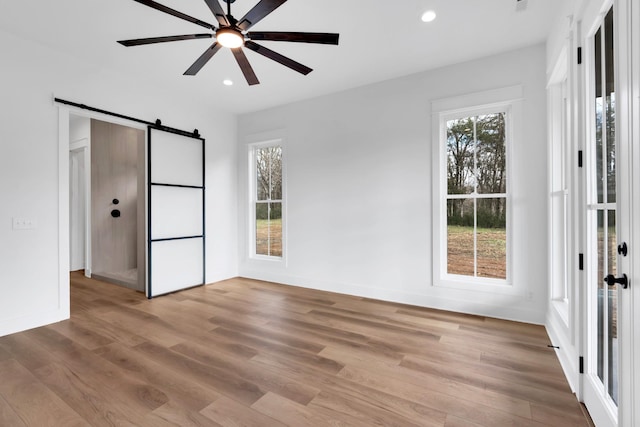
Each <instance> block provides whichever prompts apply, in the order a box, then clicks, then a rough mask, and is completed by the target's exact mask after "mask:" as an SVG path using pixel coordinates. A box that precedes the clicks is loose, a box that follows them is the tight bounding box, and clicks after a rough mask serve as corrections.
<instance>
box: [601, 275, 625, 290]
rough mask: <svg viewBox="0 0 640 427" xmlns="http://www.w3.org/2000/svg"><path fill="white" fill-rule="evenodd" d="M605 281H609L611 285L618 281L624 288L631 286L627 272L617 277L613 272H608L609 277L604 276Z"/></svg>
mask: <svg viewBox="0 0 640 427" xmlns="http://www.w3.org/2000/svg"><path fill="white" fill-rule="evenodd" d="M604 281H605V282H607V285H609V286H614V285H615V284H616V283H619V284H621V285H622V289H627V288H628V287H629V279H628V278H627V275H626V274H623V275H622V277H615V276H614V275H613V274H608V275H607V277H605V278H604Z"/></svg>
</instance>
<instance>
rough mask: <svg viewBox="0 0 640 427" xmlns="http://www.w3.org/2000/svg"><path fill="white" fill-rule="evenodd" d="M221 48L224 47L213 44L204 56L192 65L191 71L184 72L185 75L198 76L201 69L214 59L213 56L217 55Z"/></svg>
mask: <svg viewBox="0 0 640 427" xmlns="http://www.w3.org/2000/svg"><path fill="white" fill-rule="evenodd" d="M221 47H222V46H221V45H219V44H218V43H214V44H212V45H211V46H210V47H209V49H207V50H205V51H204V53H203V54H202V56H200V58H198V59H196V62H194V63H193V65H191V67H189V69H188V70H187V71H185V72H184V75H185V76H195V75H196V74H198V71H200V69H201V68H202V67H204V66H205V64H206V63H207V62H209V60H210V59H211V58H213V55H215V54H216V53H217V52H218V51H219V50H220V48H221Z"/></svg>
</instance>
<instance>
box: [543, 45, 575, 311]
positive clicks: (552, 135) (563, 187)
mask: <svg viewBox="0 0 640 427" xmlns="http://www.w3.org/2000/svg"><path fill="white" fill-rule="evenodd" d="M567 50H568V48H566V47H565V48H564V49H563V51H562V53H561V55H560V57H559V59H558V61H557V63H556V66H555V67H554V69H553V73H552V75H551V77H550V79H549V85H548V99H549V120H548V123H549V161H548V165H549V177H550V180H549V215H550V218H549V219H550V221H549V270H550V278H549V279H550V280H549V282H550V297H551V300H553V301H556V302H559V303H562V304H564V305H566V304H567V303H568V298H569V287H568V286H569V274H570V269H569V266H570V265H571V264H570V260H569V256H568V253H569V245H570V242H569V231H570V223H569V218H571V215H570V211H569V208H570V192H569V184H570V171H571V168H570V163H569V160H570V156H569V155H568V153H569V149H570V147H569V144H570V132H571V126H570V124H571V123H570V119H571V112H570V104H569V84H568V62H569V61H568V58H567ZM563 313H564V316H563V318H564V320H565V321H566V320H567V319H566V313H567V307H564V309H563Z"/></svg>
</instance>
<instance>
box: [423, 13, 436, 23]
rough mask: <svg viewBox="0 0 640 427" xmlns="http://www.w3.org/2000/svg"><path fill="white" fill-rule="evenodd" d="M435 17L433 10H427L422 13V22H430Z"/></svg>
mask: <svg viewBox="0 0 640 427" xmlns="http://www.w3.org/2000/svg"><path fill="white" fill-rule="evenodd" d="M434 19H436V13H435V12H434V11H433V10H427V11H426V12H425V13H423V14H422V22H431V21H433V20H434Z"/></svg>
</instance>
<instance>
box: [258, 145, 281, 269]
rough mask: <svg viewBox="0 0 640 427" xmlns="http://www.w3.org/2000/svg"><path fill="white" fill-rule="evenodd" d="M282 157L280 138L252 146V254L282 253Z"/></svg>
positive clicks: (266, 255) (264, 255) (279, 254)
mask: <svg viewBox="0 0 640 427" xmlns="http://www.w3.org/2000/svg"><path fill="white" fill-rule="evenodd" d="M282 160H283V159H282V144H281V141H279V140H277V141H271V142H268V143H261V144H254V145H252V146H251V150H250V162H251V172H252V173H251V175H252V178H253V179H252V181H253V185H252V187H253V189H252V191H251V193H252V197H251V198H252V200H251V210H252V213H253V214H252V221H251V222H252V225H253V227H252V228H253V233H252V234H253V236H252V245H251V246H252V254H253V256H257V257H274V258H282V256H283V252H284V250H283V232H282V230H283V227H282V225H283V211H284V210H283V202H284V200H283V167H282Z"/></svg>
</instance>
